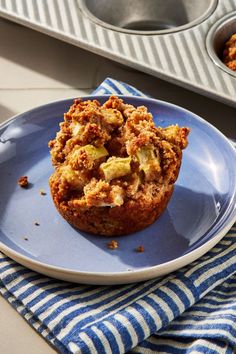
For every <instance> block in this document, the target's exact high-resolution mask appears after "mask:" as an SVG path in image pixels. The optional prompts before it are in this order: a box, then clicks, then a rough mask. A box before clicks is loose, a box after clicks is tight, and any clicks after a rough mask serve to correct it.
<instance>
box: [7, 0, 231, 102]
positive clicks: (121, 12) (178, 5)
mask: <svg viewBox="0 0 236 354" xmlns="http://www.w3.org/2000/svg"><path fill="white" fill-rule="evenodd" d="M235 11H236V0H198V1H196V0H145V1H144V0H119V1H118V0H109V1H107V0H50V1H48V0H41V1H35V0H17V1H16V0H0V16H2V17H4V18H7V19H10V20H12V21H15V22H17V23H20V24H23V25H25V26H28V27H31V28H34V29H35V30H38V31H41V32H43V33H46V34H48V35H51V36H53V37H56V38H58V39H61V40H63V41H66V42H69V43H72V44H74V45H76V46H79V47H81V48H84V49H87V50H90V51H92V52H94V53H97V54H100V55H102V56H105V57H107V58H110V59H112V60H115V61H117V62H119V63H122V64H125V65H127V66H130V67H132V68H136V69H138V70H141V71H144V72H146V73H149V74H151V75H154V76H157V77H160V78H162V79H164V80H167V81H170V82H173V83H175V84H178V85H180V86H182V87H185V88H188V89H191V90H193V91H195V92H198V93H200V94H204V95H206V96H209V97H212V98H214V99H216V100H219V101H222V102H224V103H226V104H229V105H232V106H236V99H235V97H236V75H235V73H234V72H232V71H231V70H230V69H228V68H226V67H225V66H224V64H223V63H222V62H221V60H220V56H221V55H220V54H221V53H220V51H221V48H222V45H223V42H224V41H225V40H227V39H228V35H229V36H230V35H231V34H232V32H235V29H236V25H235V23H236V18H235ZM224 20H225V21H224Z"/></svg>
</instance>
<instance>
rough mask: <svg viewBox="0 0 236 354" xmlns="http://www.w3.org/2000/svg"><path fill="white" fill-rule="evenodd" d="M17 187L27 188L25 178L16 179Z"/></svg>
mask: <svg viewBox="0 0 236 354" xmlns="http://www.w3.org/2000/svg"><path fill="white" fill-rule="evenodd" d="M18 185H19V186H20V187H22V188H27V187H28V186H29V181H28V177H27V176H21V177H20V178H19V179H18Z"/></svg>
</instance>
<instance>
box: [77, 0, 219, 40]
mask: <svg viewBox="0 0 236 354" xmlns="http://www.w3.org/2000/svg"><path fill="white" fill-rule="evenodd" d="M79 4H80V8H81V11H82V12H83V13H84V14H85V15H87V16H88V17H89V18H90V19H91V20H92V21H93V22H95V23H97V24H99V25H101V26H104V27H107V28H110V29H113V30H116V31H119V32H126V33H131V34H145V35H146V34H159V33H160V34H163V33H169V32H176V31H180V30H183V29H186V28H189V27H192V26H194V25H196V24H198V23H200V22H202V21H203V20H204V19H206V18H207V17H209V16H210V14H211V13H212V12H213V11H214V10H215V8H216V5H217V0H198V1H196V0H165V1H163V0H139V1H136V0H120V1H117V0H109V1H107V0H100V1H97V0H80V2H79ZM173 8H174V11H173Z"/></svg>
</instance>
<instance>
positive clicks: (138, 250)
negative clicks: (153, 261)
mask: <svg viewBox="0 0 236 354" xmlns="http://www.w3.org/2000/svg"><path fill="white" fill-rule="evenodd" d="M136 252H139V253H143V252H144V247H143V246H138V247H137V248H136Z"/></svg>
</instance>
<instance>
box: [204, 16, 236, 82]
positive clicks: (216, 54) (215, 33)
mask: <svg viewBox="0 0 236 354" xmlns="http://www.w3.org/2000/svg"><path fill="white" fill-rule="evenodd" d="M235 33H236V11H234V12H231V13H229V14H227V15H226V16H224V17H222V18H221V19H220V20H218V21H217V22H216V23H215V24H214V25H213V26H212V27H211V29H210V31H209V32H208V34H207V37H206V47H207V51H208V54H209V56H210V57H211V59H212V60H213V62H214V63H215V64H216V65H217V66H218V67H220V68H221V69H222V70H224V71H226V72H227V73H228V74H230V75H233V76H235V77H236V72H235V71H233V70H231V69H229V68H228V67H227V66H226V64H225V63H224V62H223V52H224V47H225V44H226V42H227V41H228V40H229V39H230V37H231V36H232V35H233V34H235Z"/></svg>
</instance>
